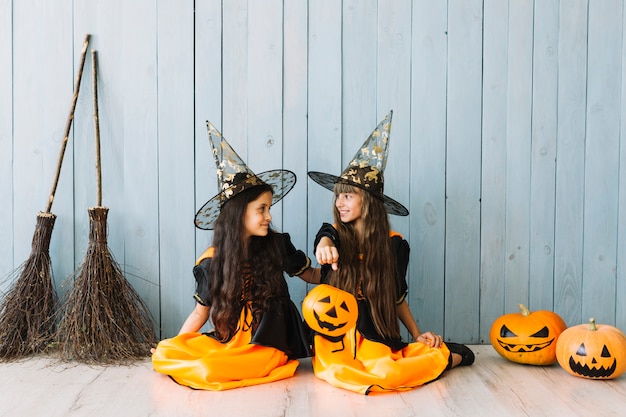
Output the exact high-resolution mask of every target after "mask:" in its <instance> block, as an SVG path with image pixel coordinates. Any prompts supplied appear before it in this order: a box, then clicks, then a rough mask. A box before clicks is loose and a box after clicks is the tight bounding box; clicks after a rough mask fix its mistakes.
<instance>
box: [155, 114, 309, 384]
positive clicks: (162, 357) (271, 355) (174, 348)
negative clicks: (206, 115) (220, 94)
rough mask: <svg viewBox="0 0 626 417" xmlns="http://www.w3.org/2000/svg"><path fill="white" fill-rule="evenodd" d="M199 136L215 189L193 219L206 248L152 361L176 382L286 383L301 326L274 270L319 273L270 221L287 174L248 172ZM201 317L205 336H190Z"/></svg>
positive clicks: (225, 149) (300, 348) (287, 186)
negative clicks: (178, 317)
mask: <svg viewBox="0 0 626 417" xmlns="http://www.w3.org/2000/svg"><path fill="white" fill-rule="evenodd" d="M207 130H208V134H209V140H210V142H211V146H212V147H213V155H214V157H215V161H216V164H217V173H218V186H219V187H220V189H221V192H220V193H219V194H218V195H217V196H215V197H214V198H212V199H211V200H209V201H208V202H207V203H206V204H205V205H204V206H203V207H202V208H201V209H200V210H199V211H198V213H197V214H196V219H195V222H196V227H198V228H200V229H207V230H210V229H214V235H213V245H212V246H211V247H209V248H208V249H207V250H206V251H205V252H204V253H203V254H202V255H201V256H200V258H199V259H198V260H197V263H196V266H195V267H194V269H193V273H194V276H195V279H196V293H195V295H194V298H195V300H196V306H195V308H194V310H193V311H192V312H191V314H190V315H189V317H188V318H187V319H186V321H185V322H184V324H183V325H182V327H181V329H180V332H179V334H178V336H176V337H174V338H171V339H166V340H162V341H161V342H160V343H159V344H158V345H157V347H156V349H155V350H154V351H153V354H152V364H153V367H154V369H155V370H156V371H157V372H160V373H163V374H166V375H169V376H170V377H171V378H172V379H174V380H175V381H176V382H178V383H179V384H181V385H185V386H189V387H192V388H196V389H206V390H225V389H231V388H237V387H242V386H249V385H255V384H261V383H266V382H271V381H276V380H279V379H283V378H287V377H290V376H292V375H293V374H294V373H295V371H296V368H297V366H298V361H297V358H303V357H307V356H310V354H311V351H310V345H309V337H308V333H307V329H306V326H305V325H304V322H303V321H302V318H301V316H300V314H299V312H298V310H297V308H296V306H295V305H294V304H293V302H292V301H291V299H290V298H289V292H288V288H287V283H286V282H285V278H284V276H283V272H286V273H287V274H289V275H290V276H294V275H298V276H301V277H302V278H303V279H316V278H315V277H313V274H314V273H315V272H316V271H317V275H319V269H317V270H315V269H313V268H311V267H310V266H311V261H310V259H309V258H308V257H307V256H306V255H305V254H304V253H303V252H302V251H300V250H296V248H295V247H294V246H293V244H292V243H291V240H290V238H289V235H288V234H286V233H277V232H275V231H274V230H273V229H272V227H271V225H270V224H271V223H270V222H271V220H272V216H271V215H270V206H271V205H272V204H274V203H276V202H277V201H279V200H280V199H281V198H282V197H284V195H285V194H286V193H287V192H289V191H290V190H291V188H292V187H293V185H294V184H295V182H296V177H295V174H293V173H292V172H290V171H286V170H273V171H267V172H263V173H261V174H258V175H255V174H254V173H253V172H252V171H250V169H249V168H248V167H247V166H246V164H245V163H244V162H243V160H242V159H241V158H240V157H239V156H238V155H237V154H236V153H235V151H234V150H233V149H232V148H231V147H230V145H229V144H228V142H226V140H225V139H224V138H223V137H222V135H221V133H220V132H219V131H218V130H217V129H216V128H215V127H214V126H213V125H212V124H211V123H209V122H207ZM318 279H319V278H318ZM209 318H210V319H211V321H212V323H213V325H214V330H212V331H211V332H210V333H199V330H200V328H201V327H202V326H203V325H204V324H205V323H206V322H207V320H209Z"/></svg>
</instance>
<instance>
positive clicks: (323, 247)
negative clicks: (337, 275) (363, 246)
mask: <svg viewBox="0 0 626 417" xmlns="http://www.w3.org/2000/svg"><path fill="white" fill-rule="evenodd" d="M315 258H316V259H317V262H319V264H320V265H326V264H330V266H331V268H332V269H333V271H336V270H337V262H338V261H339V251H337V247H336V246H335V244H334V243H333V241H332V240H331V239H330V238H328V237H326V236H324V237H322V238H321V239H320V241H319V243H318V244H317V246H316V247H315Z"/></svg>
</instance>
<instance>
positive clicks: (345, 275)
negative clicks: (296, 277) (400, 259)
mask: <svg viewBox="0 0 626 417" xmlns="http://www.w3.org/2000/svg"><path fill="white" fill-rule="evenodd" d="M334 192H335V201H336V200H337V196H338V195H339V194H342V193H356V194H359V195H360V196H361V220H362V223H363V227H362V234H361V235H360V236H359V234H358V231H357V230H356V228H355V224H354V222H350V223H343V222H342V221H341V217H340V216H339V211H338V210H337V207H336V206H335V207H334V210H333V212H334V218H335V228H336V229H337V232H338V233H339V242H340V247H339V251H340V255H339V269H338V270H337V271H331V272H330V273H329V279H328V283H329V284H331V285H333V286H336V287H337V288H341V289H343V290H345V291H348V292H350V293H352V294H354V295H355V296H357V297H359V296H363V297H365V298H366V299H367V300H368V301H369V304H370V310H371V315H372V319H373V321H374V326H375V327H376V330H377V331H378V333H379V334H380V335H381V336H383V337H387V338H399V337H400V326H399V324H398V313H397V310H396V308H397V305H396V299H397V296H398V295H397V294H396V277H395V274H396V264H395V258H394V256H393V253H392V251H391V243H390V239H389V232H390V226H389V219H388V217H387V212H386V210H385V207H384V205H383V202H382V200H380V199H378V198H376V197H375V196H373V195H372V194H371V193H369V192H367V191H364V190H361V189H359V188H357V187H353V186H351V185H347V184H341V183H337V184H335V188H334ZM361 258H362V259H361Z"/></svg>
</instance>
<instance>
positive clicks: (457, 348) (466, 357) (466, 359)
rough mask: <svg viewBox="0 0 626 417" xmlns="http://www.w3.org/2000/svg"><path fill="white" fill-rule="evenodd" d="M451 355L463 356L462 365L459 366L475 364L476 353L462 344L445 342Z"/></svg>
mask: <svg viewBox="0 0 626 417" xmlns="http://www.w3.org/2000/svg"><path fill="white" fill-rule="evenodd" d="M445 343H446V346H448V349H449V350H450V353H456V354H459V355H461V363H460V364H459V366H469V365H471V364H473V363H474V352H472V350H471V349H470V348H468V347H467V346H465V345H462V344H460V343H452V342H445Z"/></svg>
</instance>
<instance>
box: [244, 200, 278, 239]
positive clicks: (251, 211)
mask: <svg viewBox="0 0 626 417" xmlns="http://www.w3.org/2000/svg"><path fill="white" fill-rule="evenodd" d="M271 205H272V193H271V192H269V191H265V192H264V193H262V194H261V195H259V197H258V198H257V199H256V200H253V201H251V202H249V203H248V206H247V207H246V212H245V213H244V218H243V226H244V233H245V236H246V237H251V236H267V233H268V231H269V227H270V222H271V221H272V215H271V214H270V207H271Z"/></svg>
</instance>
